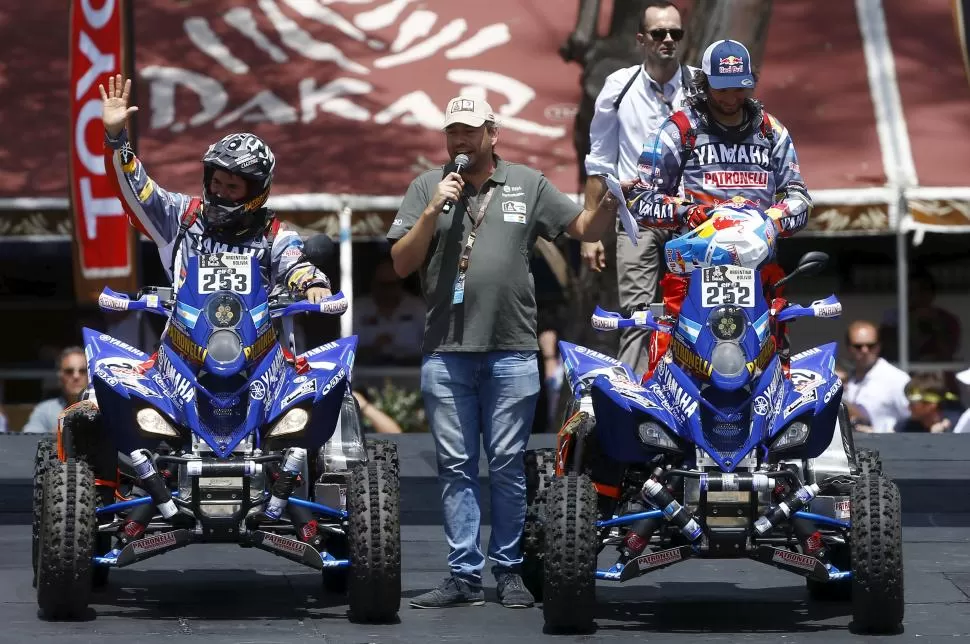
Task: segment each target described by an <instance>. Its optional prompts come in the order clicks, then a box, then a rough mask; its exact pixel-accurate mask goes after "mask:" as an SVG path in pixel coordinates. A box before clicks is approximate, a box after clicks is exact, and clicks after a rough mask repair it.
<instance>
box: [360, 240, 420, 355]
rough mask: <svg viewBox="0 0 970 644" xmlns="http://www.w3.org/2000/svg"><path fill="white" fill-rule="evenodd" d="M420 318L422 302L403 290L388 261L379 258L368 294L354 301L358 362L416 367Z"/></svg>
mask: <svg viewBox="0 0 970 644" xmlns="http://www.w3.org/2000/svg"><path fill="white" fill-rule="evenodd" d="M424 315H425V306H424V302H422V301H421V298H419V297H417V296H415V295H411V294H410V293H408V292H407V291H405V290H404V285H403V284H402V283H401V279H400V278H399V277H398V276H397V274H396V273H395V272H394V262H393V261H392V260H391V258H390V257H384V258H382V259H381V260H380V262H379V263H378V264H377V266H376V267H375V269H374V276H373V278H372V279H371V282H370V293H369V294H368V295H364V296H361V297H360V298H358V299H356V300H355V301H354V332H355V333H356V334H357V337H358V345H357V347H358V355H359V356H360V360H361V362H365V363H368V364H389V363H390V364H394V363H399V364H400V363H411V364H418V362H420V359H421V339H422V336H423V334H424Z"/></svg>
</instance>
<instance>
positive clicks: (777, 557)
mask: <svg viewBox="0 0 970 644" xmlns="http://www.w3.org/2000/svg"><path fill="white" fill-rule="evenodd" d="M771 560H772V561H777V562H778V563H781V564H785V565H786V566H793V567H795V568H801V569H802V570H815V562H816V561H818V560H817V559H816V558H815V557H811V556H809V555H803V554H801V553H799V552H791V551H790V550H775V553H774V554H773V555H771Z"/></svg>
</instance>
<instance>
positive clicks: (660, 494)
mask: <svg viewBox="0 0 970 644" xmlns="http://www.w3.org/2000/svg"><path fill="white" fill-rule="evenodd" d="M642 494H643V498H644V499H646V500H648V501H650V502H651V503H653V504H654V505H655V506H657V507H658V508H660V511H661V512H663V513H664V516H665V517H667V520H668V521H670V522H671V523H673V524H674V525H675V526H677V527H678V528H680V531H681V533H682V534H683V535H684V536H685V537H687V538H688V539H689V540H690V541H696V540H697V539H698V538H700V536H701V532H702V531H701V526H700V524H699V523H698V522H697V519H696V518H695V517H694V515H692V514H691V513H690V512H688V511H687V509H686V508H685V507H684V506H682V505H681V504H680V503H678V502H677V499H675V498H674V496H673V495H672V494H671V493H670V491H669V490H668V489H667V487H666V486H664V485H663V484H661V483H658V482H657V481H655V480H653V479H647V482H646V483H644V484H643V490H642Z"/></svg>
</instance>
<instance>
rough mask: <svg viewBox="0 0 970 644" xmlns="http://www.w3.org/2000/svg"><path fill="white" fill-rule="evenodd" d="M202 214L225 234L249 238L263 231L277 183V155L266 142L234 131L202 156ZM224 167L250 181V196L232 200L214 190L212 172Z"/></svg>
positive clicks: (212, 229)
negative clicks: (211, 187) (269, 201)
mask: <svg viewBox="0 0 970 644" xmlns="http://www.w3.org/2000/svg"><path fill="white" fill-rule="evenodd" d="M202 167H203V173H202V196H203V199H204V202H205V207H204V208H203V210H202V218H203V220H204V222H205V224H206V228H207V229H208V230H209V231H210V232H212V233H216V234H218V235H219V236H222V237H228V238H234V239H239V238H249V237H254V236H256V235H257V234H260V233H262V232H263V230H264V229H265V227H266V224H267V223H268V219H269V217H270V215H269V213H268V211H267V210H266V209H265V208H264V207H263V206H265V205H266V200H267V199H268V198H269V191H270V188H271V187H272V185H273V171H274V170H275V169H276V157H274V156H273V152H272V150H270V149H269V146H268V145H266V143H265V142H264V141H263V140H262V139H261V138H259V137H258V136H256V135H255V134H250V133H248V132H240V133H237V134H230V135H229V136H226V137H224V138H223V139H222V140H221V141H219V142H217V143H213V144H212V145H210V146H209V149H208V150H207V151H206V153H205V155H204V156H203V157H202ZM216 170H224V171H226V172H228V173H230V174H233V175H235V176H237V177H241V178H242V179H244V180H245V181H246V196H245V197H244V198H243V199H241V200H240V201H231V200H229V199H224V198H222V197H219V196H217V195H214V194H212V191H211V190H210V189H209V188H210V185H211V183H212V175H213V173H214V172H215V171H216Z"/></svg>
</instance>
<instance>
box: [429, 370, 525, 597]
mask: <svg viewBox="0 0 970 644" xmlns="http://www.w3.org/2000/svg"><path fill="white" fill-rule="evenodd" d="M421 392H422V393H423V394H424V406H425V410H426V411H427V414H428V421H429V423H430V425H431V434H432V435H433V436H434V440H435V447H436V452H437V458H438V480H439V481H440V482H441V500H442V504H443V506H444V515H445V536H446V537H447V538H448V547H449V549H450V552H449V554H448V565H449V567H450V568H451V573H452V574H453V575H456V576H458V577H461V578H462V579H464V580H465V581H467V582H468V583H470V584H471V585H473V586H481V583H482V569H483V568H484V567H485V557H484V555H483V554H482V550H481V545H480V542H481V518H482V517H481V502H480V493H479V487H478V458H479V435H481V436H482V443H483V444H484V445H485V456H486V457H487V459H488V473H489V479H490V493H491V501H492V504H491V507H492V536H491V539H490V540H489V544H488V557H489V559H491V560H492V561H494V562H495V563H496V565H497V566H501V567H510V566H517V565H518V564H520V563H522V555H521V553H520V549H519V541H520V539H521V536H522V528H523V525H524V523H525V461H524V454H525V446H526V444H527V443H528V442H529V433H530V432H531V430H532V418H533V416H534V415H535V409H536V399H537V398H538V397H539V364H538V361H537V360H536V353H535V352H534V351H525V352H521V351H491V352H482V353H446V352H442V353H432V354H429V355H425V357H424V360H423V361H422V365H421Z"/></svg>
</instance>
